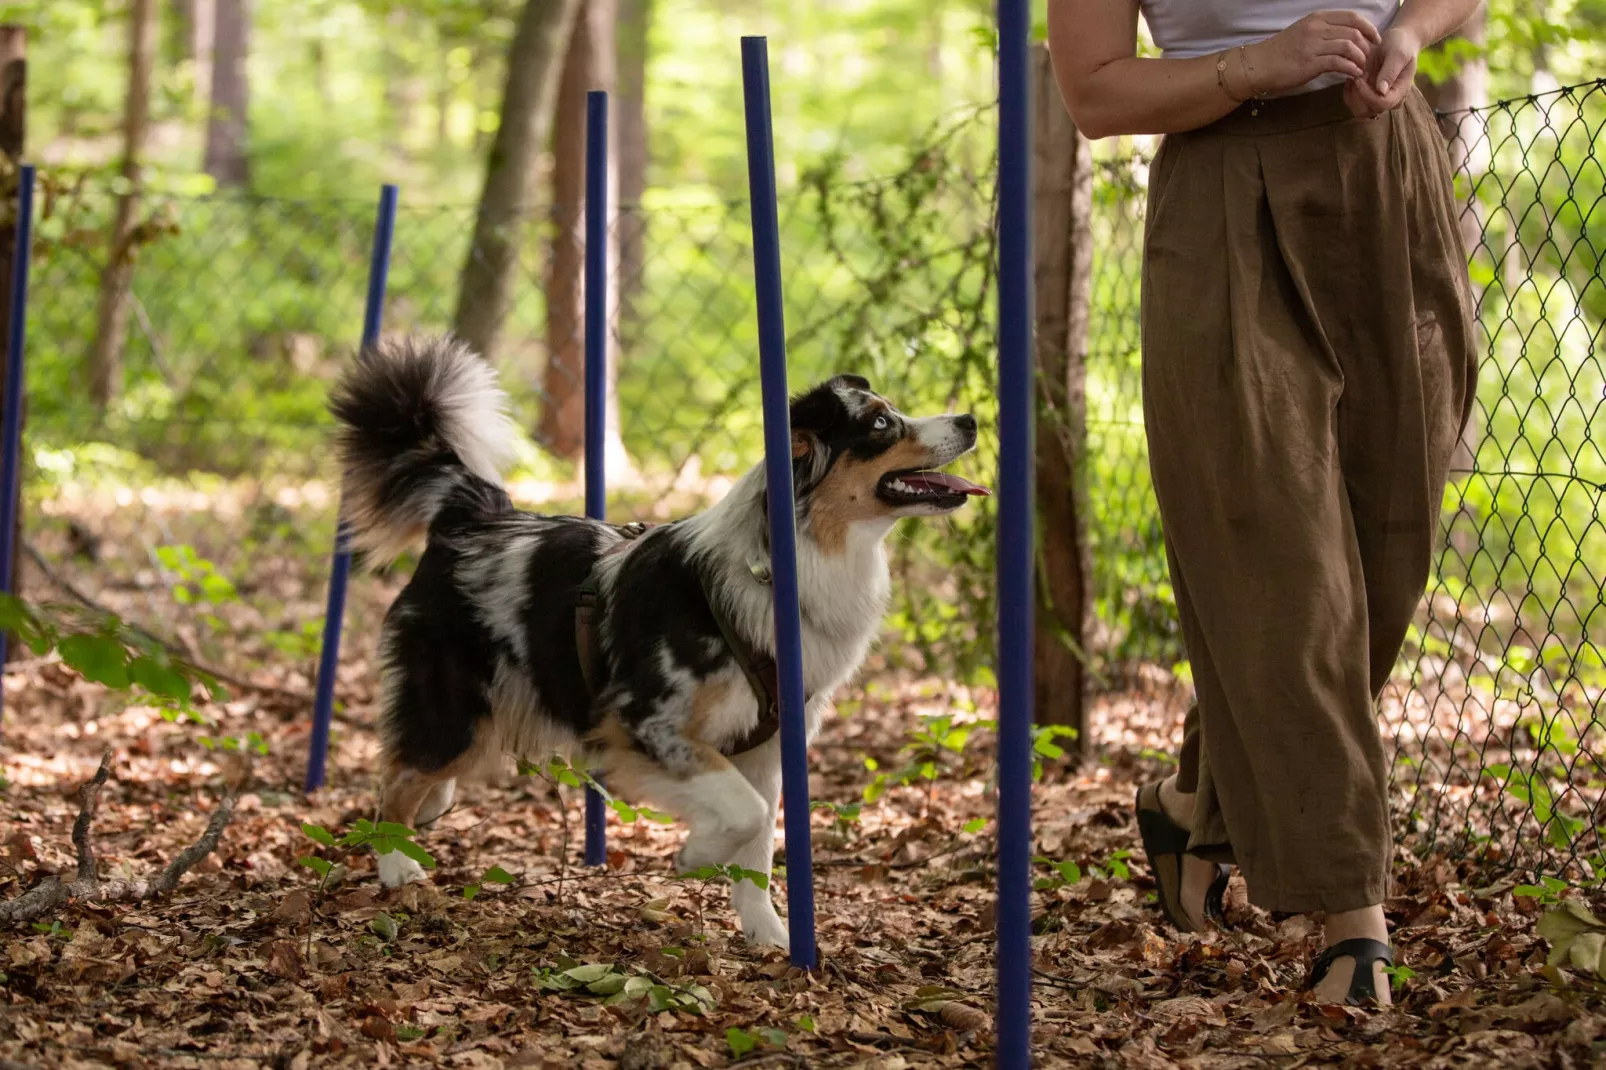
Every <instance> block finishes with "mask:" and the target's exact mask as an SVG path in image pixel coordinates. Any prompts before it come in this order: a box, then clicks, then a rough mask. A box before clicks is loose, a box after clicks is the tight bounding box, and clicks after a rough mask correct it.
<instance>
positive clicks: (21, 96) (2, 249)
mask: <svg viewBox="0 0 1606 1070" xmlns="http://www.w3.org/2000/svg"><path fill="white" fill-rule="evenodd" d="M27 133H28V31H27V30H26V29H25V28H23V27H22V26H15V25H6V26H0V152H3V153H5V156H6V159H7V160H8V161H9V162H10V164H11V168H10V174H9V175H7V176H6V179H5V181H4V182H0V196H3V197H4V198H5V199H6V202H7V203H9V204H16V203H17V167H18V166H19V165H20V164H21V163H22V157H23V150H24V147H25V146H26V144H27ZM0 218H5V219H8V220H9V222H4V223H0V408H3V407H4V403H5V382H6V370H7V367H8V360H9V354H7V352H6V347H5V342H4V339H6V338H8V337H10V333H11V269H12V267H13V258H14V257H15V256H16V249H17V224H16V214H15V212H13V213H11V214H10V215H8V216H5V217H0ZM22 405H23V408H22V417H23V420H24V422H26V420H27V415H28V408H27V406H28V395H27V394H26V393H24V394H23V396H22ZM24 456H26V453H24ZM16 489H17V499H18V501H17V509H16V511H15V513H13V515H14V516H15V517H16V518H17V524H16V531H15V532H14V533H13V537H12V540H11V593H12V594H19V593H21V591H22V574H21V573H20V572H18V571H17V562H18V560H19V559H20V558H21V556H22V555H21V552H20V550H21V547H22V503H21V498H22V480H21V478H20V477H19V478H18V480H17V488H16ZM22 648H23V646H22V644H21V643H12V644H11V645H10V646H9V647H7V650H8V651H9V653H10V656H11V657H15V656H16V654H17V652H18V651H20V650H21V649H22Z"/></svg>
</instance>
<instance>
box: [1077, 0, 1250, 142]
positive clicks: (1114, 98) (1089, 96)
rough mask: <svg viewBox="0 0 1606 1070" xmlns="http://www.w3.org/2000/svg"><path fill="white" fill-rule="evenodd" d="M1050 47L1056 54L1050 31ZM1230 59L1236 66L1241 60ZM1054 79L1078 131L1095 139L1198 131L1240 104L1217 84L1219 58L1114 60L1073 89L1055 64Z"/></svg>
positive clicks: (1081, 78) (1078, 82) (1134, 58)
mask: <svg viewBox="0 0 1606 1070" xmlns="http://www.w3.org/2000/svg"><path fill="white" fill-rule="evenodd" d="M1050 10H1052V9H1050ZM1048 47H1049V53H1050V55H1053V54H1054V36H1053V31H1052V30H1050V32H1049V46H1048ZM1229 60H1230V63H1229V65H1230V66H1232V67H1236V66H1237V65H1238V63H1239V62H1240V61H1239V60H1238V59H1237V58H1236V57H1235V56H1230V57H1229ZM1054 78H1055V81H1056V82H1058V83H1059V87H1060V94H1061V95H1062V96H1063V97H1064V98H1065V103H1066V106H1067V107H1068V108H1069V110H1070V113H1071V118H1072V120H1074V121H1075V123H1076V128H1077V129H1078V130H1080V131H1081V132H1082V135H1083V136H1084V137H1088V138H1093V139H1098V138H1101V137H1109V136H1111V135H1112V134H1175V133H1180V132H1182V131H1184V130H1195V129H1198V128H1199V127H1201V126H1206V125H1208V124H1210V123H1213V122H1215V121H1216V120H1217V119H1219V118H1221V117H1222V116H1223V115H1226V114H1227V113H1228V112H1230V111H1232V110H1233V109H1234V108H1236V107H1237V106H1238V105H1239V103H1240V101H1239V100H1237V99H1234V98H1233V97H1232V96H1229V95H1228V93H1227V91H1226V90H1225V89H1223V88H1222V87H1221V84H1220V83H1219V82H1217V81H1216V57H1215V56H1201V57H1199V58H1198V59H1139V58H1136V57H1133V58H1128V59H1117V60H1111V61H1110V62H1108V63H1105V64H1103V65H1102V66H1100V67H1097V68H1095V69H1094V70H1092V71H1090V72H1087V73H1084V74H1083V75H1081V77H1079V78H1077V79H1076V82H1075V88H1074V89H1073V88H1072V85H1071V76H1070V74H1069V72H1068V70H1067V69H1065V68H1063V67H1062V66H1061V65H1060V64H1058V63H1056V64H1054Z"/></svg>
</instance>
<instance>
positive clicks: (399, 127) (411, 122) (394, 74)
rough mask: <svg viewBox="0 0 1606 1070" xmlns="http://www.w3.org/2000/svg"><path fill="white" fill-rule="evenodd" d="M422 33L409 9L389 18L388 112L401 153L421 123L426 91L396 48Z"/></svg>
mask: <svg viewBox="0 0 1606 1070" xmlns="http://www.w3.org/2000/svg"><path fill="white" fill-rule="evenodd" d="M420 32H423V28H422V27H421V26H419V25H418V24H417V23H416V22H413V21H410V20H409V18H408V12H407V9H406V8H405V7H398V8H395V9H393V10H392V11H391V12H390V14H389V15H388V16H386V18H385V33H384V37H383V40H384V50H383V66H384V70H385V113H386V115H387V117H388V118H389V120H390V129H391V135H392V145H393V147H394V148H395V149H397V150H398V151H405V150H406V148H407V144H408V138H409V136H410V135H411V134H412V132H413V127H414V126H415V125H416V123H417V120H418V105H419V102H420V101H421V100H422V99H423V95H424V91H423V85H422V83H421V82H420V81H419V77H418V70H417V68H416V67H414V65H413V64H412V63H411V62H409V60H408V58H407V55H406V53H405V52H403V51H402V50H401V49H399V48H397V47H396V41H397V40H405V39H406V37H407V35H408V34H409V33H420Z"/></svg>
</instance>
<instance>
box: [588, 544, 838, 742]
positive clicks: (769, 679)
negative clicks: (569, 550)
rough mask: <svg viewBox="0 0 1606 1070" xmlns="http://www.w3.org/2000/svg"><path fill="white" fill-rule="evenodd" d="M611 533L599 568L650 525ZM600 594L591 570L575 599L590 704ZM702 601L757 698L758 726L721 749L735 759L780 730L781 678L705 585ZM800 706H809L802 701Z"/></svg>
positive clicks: (772, 662) (594, 693) (593, 694)
mask: <svg viewBox="0 0 1606 1070" xmlns="http://www.w3.org/2000/svg"><path fill="white" fill-rule="evenodd" d="M615 530H617V531H618V532H619V534H620V535H621V536H623V538H621V539H620V540H619V541H618V542H616V543H614V544H613V545H612V546H610V547H608V548H607V549H606V550H604V551H603V552H602V556H601V557H599V558H598V559H597V563H598V564H601V562H602V560H603V559H604V558H609V557H612V556H613V555H615V554H620V553H624V552H625V551H626V550H628V549H630V547H631V546H633V545H634V544H635V540H636V539H638V538H640V537H641V536H642V535H644V534H645V533H646V532H647V530H648V525H646V524H641V523H634V524H621V525H619V526H618V527H617V528H616V529H615ZM599 593H600V592H599V588H598V585H597V574H596V569H595V566H593V568H592V571H591V573H590V574H589V575H588V576H586V578H585V582H583V583H581V584H580V589H579V590H578V591H577V592H576V593H575V598H574V645H575V649H576V650H577V651H578V652H579V655H580V675H581V676H582V677H583V678H584V679H585V684H586V690H587V691H589V692H590V693H591V697H592V699H593V700H595V699H596V697H597V649H596V635H595V627H596V626H595V619H596V612H597V600H598V597H599ZM703 597H704V598H705V599H707V601H708V608H709V610H710V611H711V612H712V613H713V614H714V623H715V624H717V625H719V634H720V637H721V638H723V639H724V640H725V646H726V648H727V649H728V650H730V652H731V657H733V658H735V659H736V664H737V665H738V666H740V667H741V670H742V675H743V676H745V677H747V686H748V687H750V688H752V689H753V697H754V698H756V699H758V723H757V724H755V725H753V727H752V728H751V729H749V730H748V732H747V734H746V735H744V736H742V737H741V738H740V739H737V740H734V741H732V742H731V743H729V744H727V745H725V746H724V747H721V748H720V753H721V754H723V755H725V757H727V758H733V757H735V756H736V755H738V754H746V753H747V752H748V751H751V750H757V749H758V748H759V747H762V746H763V745H764V744H766V743H768V742H769V741H770V738H771V737H772V736H774V735H775V733H776V732H778V731H780V728H781V714H780V709H781V702H780V694H781V685H780V675H779V673H778V672H777V670H776V667H775V659H774V658H772V657H770V655H769V654H767V653H765V652H764V651H762V650H756V649H754V648H753V647H752V646H751V645H750V644H748V643H747V642H745V641H744V640H743V639H742V638H741V636H739V635H738V634H737V632H736V629H735V628H734V627H732V626H731V622H730V620H729V618H728V617H726V615H725V613H724V612H723V611H722V610H721V609H720V605H719V602H718V601H717V600H716V599H714V598H713V596H712V595H710V593H709V591H708V587H707V586H706V585H704V586H703ZM804 701H805V702H807V701H808V700H807V698H806V697H805V699H804Z"/></svg>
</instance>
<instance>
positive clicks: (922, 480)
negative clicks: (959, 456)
mask: <svg viewBox="0 0 1606 1070" xmlns="http://www.w3.org/2000/svg"><path fill="white" fill-rule="evenodd" d="M903 481H904V482H905V483H908V484H909V485H910V486H913V487H929V488H931V489H932V490H946V491H950V492H952V493H954V494H979V495H981V496H982V497H984V498H985V497H988V496H989V495H991V494H992V491H990V490H988V489H987V488H986V487H984V486H981V485H980V484H979V483H972V482H971V481H970V480H968V479H961V478H960V477H959V476H956V475H950V474H949V473H947V472H916V473H915V474H913V475H908V476H904V477H903Z"/></svg>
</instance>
